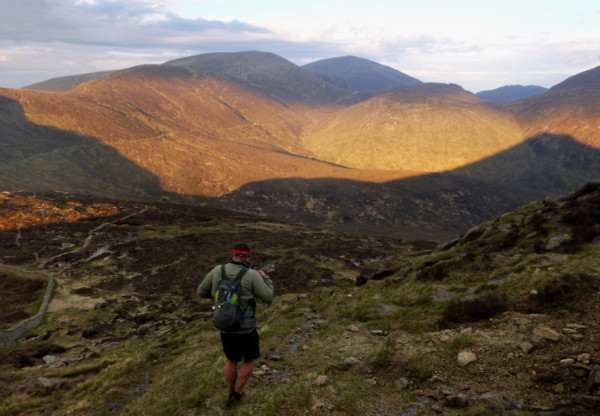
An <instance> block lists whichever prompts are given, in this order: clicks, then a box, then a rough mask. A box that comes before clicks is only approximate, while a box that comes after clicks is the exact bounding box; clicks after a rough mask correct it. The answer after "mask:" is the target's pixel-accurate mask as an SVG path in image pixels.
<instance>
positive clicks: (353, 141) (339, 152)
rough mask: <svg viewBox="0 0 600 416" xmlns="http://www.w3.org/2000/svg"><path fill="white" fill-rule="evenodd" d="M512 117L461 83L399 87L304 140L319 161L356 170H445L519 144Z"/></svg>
mask: <svg viewBox="0 0 600 416" xmlns="http://www.w3.org/2000/svg"><path fill="white" fill-rule="evenodd" d="M521 140H522V135H521V128H520V126H519V125H518V124H517V123H516V122H515V121H514V120H513V118H512V117H510V116H509V115H507V114H506V113H505V112H503V111H501V110H498V109H497V108H495V107H493V106H490V105H487V104H486V103H485V102H483V101H481V100H480V99H478V98H477V97H475V96H474V95H473V94H471V93H469V92H467V91H465V90H463V89H462V88H461V87H459V86H457V85H452V84H450V85H448V84H435V83H424V84H417V85H411V86H406V87H399V88H397V89H394V90H392V91H388V92H387V93H384V94H379V95H377V96H375V97H373V98H371V99H369V100H366V101H363V102H361V103H358V104H356V105H353V106H351V107H346V108H342V109H340V110H338V111H337V112H336V113H335V116H332V117H330V118H329V119H328V120H327V121H324V122H323V123H321V124H320V125H319V128H318V129H315V130H314V131H313V132H311V133H309V134H308V135H306V136H305V137H303V138H302V142H303V143H304V146H305V147H306V148H307V149H308V150H310V151H311V152H313V153H314V154H315V155H316V156H317V157H318V158H319V159H320V160H325V161H329V162H332V163H336V164H340V165H343V166H347V167H352V168H355V169H379V170H409V171H424V172H440V171H444V170H450V169H454V168H457V167H459V166H463V165H465V164H468V163H472V162H475V161H477V160H480V159H481V158H484V157H487V156H490V155H492V154H495V153H498V152H500V151H503V150H506V149H508V148H509V147H510V146H514V145H517V144H518V143H520V142H521Z"/></svg>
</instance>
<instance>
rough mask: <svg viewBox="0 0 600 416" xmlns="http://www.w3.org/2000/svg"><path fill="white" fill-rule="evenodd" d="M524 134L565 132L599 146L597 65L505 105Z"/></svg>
mask: <svg viewBox="0 0 600 416" xmlns="http://www.w3.org/2000/svg"><path fill="white" fill-rule="evenodd" d="M504 108H505V109H506V110H507V111H508V112H509V113H511V114H512V115H513V116H514V117H515V119H516V120H518V121H519V123H520V124H521V125H523V128H524V133H525V135H526V136H527V137H533V136H536V135H538V134H539V133H541V132H545V133H551V134H556V135H564V134H568V135H570V136H571V137H574V138H576V139H577V140H578V141H580V142H582V143H584V144H587V145H590V146H592V147H595V148H599V147H600V136H599V135H598V131H600V66H598V67H596V68H593V69H590V70H588V71H585V72H582V73H580V74H577V75H574V76H572V77H570V78H568V79H566V80H565V81H563V82H561V83H559V84H557V85H555V86H554V87H552V88H550V89H549V90H548V91H547V92H545V93H543V94H540V95H536V96H534V97H530V98H526V99H524V100H519V101H516V102H513V103H508V104H505V106H504Z"/></svg>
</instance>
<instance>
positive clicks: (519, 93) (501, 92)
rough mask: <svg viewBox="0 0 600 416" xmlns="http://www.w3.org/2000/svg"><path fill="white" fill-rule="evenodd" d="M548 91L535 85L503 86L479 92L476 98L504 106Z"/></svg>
mask: <svg viewBox="0 0 600 416" xmlns="http://www.w3.org/2000/svg"><path fill="white" fill-rule="evenodd" d="M546 91H548V88H544V87H539V86H537V85H527V86H523V85H505V86H504V87H500V88H496V89H495V90H487V91H480V92H478V93H477V94H475V95H476V96H478V97H479V98H481V99H482V100H486V101H489V102H492V103H497V104H505V103H509V102H511V101H517V100H522V99H523V98H529V97H533V96H534V95H538V94H542V93H545V92H546Z"/></svg>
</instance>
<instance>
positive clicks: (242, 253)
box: [232, 243, 250, 262]
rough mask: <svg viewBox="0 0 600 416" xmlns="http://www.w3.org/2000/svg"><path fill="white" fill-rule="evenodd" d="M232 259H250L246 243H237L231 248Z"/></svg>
mask: <svg viewBox="0 0 600 416" xmlns="http://www.w3.org/2000/svg"><path fill="white" fill-rule="evenodd" d="M232 257H233V260H241V261H245V262H248V260H250V247H248V245H247V244H244V243H239V244H236V245H235V247H234V248H233V255H232Z"/></svg>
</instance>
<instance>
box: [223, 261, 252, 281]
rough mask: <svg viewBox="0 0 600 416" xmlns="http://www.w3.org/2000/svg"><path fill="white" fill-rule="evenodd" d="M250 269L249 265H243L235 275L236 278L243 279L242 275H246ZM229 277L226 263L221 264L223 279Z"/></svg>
mask: <svg viewBox="0 0 600 416" xmlns="http://www.w3.org/2000/svg"><path fill="white" fill-rule="evenodd" d="M247 271H248V268H247V267H242V268H241V269H240V271H239V272H238V274H237V275H236V276H235V279H234V280H238V281H240V280H242V277H244V275H245V274H246V272H247ZM226 277H227V275H226V274H225V265H224V264H221V279H225V278H226Z"/></svg>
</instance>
